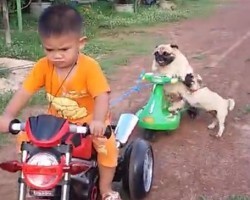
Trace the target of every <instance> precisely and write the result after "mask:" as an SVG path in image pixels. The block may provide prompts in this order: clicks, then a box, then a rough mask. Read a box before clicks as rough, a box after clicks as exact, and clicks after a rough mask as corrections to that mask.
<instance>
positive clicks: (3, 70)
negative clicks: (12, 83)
mask: <svg viewBox="0 0 250 200" xmlns="http://www.w3.org/2000/svg"><path fill="white" fill-rule="evenodd" d="M10 73H11V71H10V69H9V68H7V67H4V66H2V65H0V78H7V77H8V76H9V75H10Z"/></svg>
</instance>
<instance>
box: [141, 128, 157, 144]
mask: <svg viewBox="0 0 250 200" xmlns="http://www.w3.org/2000/svg"><path fill="white" fill-rule="evenodd" d="M143 138H144V139H145V140H148V141H153V140H154V139H155V132H154V131H152V130H149V129H145V130H144V132H143Z"/></svg>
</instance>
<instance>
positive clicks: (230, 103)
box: [227, 99, 235, 111]
mask: <svg viewBox="0 0 250 200" xmlns="http://www.w3.org/2000/svg"><path fill="white" fill-rule="evenodd" d="M227 102H228V110H230V111H232V110H233V109H234V107H235V101H234V100H233V99H228V100H227Z"/></svg>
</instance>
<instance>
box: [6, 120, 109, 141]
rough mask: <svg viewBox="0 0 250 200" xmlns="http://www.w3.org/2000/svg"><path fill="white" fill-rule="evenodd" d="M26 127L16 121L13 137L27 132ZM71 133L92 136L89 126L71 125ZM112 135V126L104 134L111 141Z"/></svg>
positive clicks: (10, 126) (10, 129)
mask: <svg viewBox="0 0 250 200" xmlns="http://www.w3.org/2000/svg"><path fill="white" fill-rule="evenodd" d="M25 126H26V123H24V122H20V121H19V120H17V119H14V120H13V121H12V122H11V123H10V125H9V132H10V133H11V134H13V135H17V134H18V133H19V132H20V131H24V130H25ZM69 132H70V133H75V134H83V135H84V136H88V135H90V134H91V133H90V129H89V126H88V125H87V124H85V125H82V126H79V125H75V124H69ZM111 134H112V128H111V126H107V127H106V130H105V133H104V137H106V138H107V139H109V138H110V137H111Z"/></svg>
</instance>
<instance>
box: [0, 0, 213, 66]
mask: <svg viewBox="0 0 250 200" xmlns="http://www.w3.org/2000/svg"><path fill="white" fill-rule="evenodd" d="M177 2H178V5H181V6H180V7H179V8H178V9H177V10H175V11H166V10H161V9H159V8H157V7H156V6H152V7H142V8H140V10H139V12H138V13H135V14H130V13H121V14H118V13H116V12H114V11H113V9H112V4H111V3H110V2H106V1H99V2H97V3H94V4H91V5H87V6H81V7H79V8H78V9H79V11H80V12H81V13H82V14H83V15H84V16H85V20H86V35H87V36H88V37H89V38H90V43H89V44H88V46H87V49H86V53H88V54H90V55H92V54H98V53H99V52H100V50H101V53H105V54H107V53H109V52H110V49H111V48H116V47H117V46H115V47H114V46H113V38H112V37H113V36H112V37H111V38H109V41H108V42H106V43H105V45H104V44H103V43H102V42H100V41H99V40H98V38H102V34H100V33H102V32H109V31H114V30H119V29H121V28H124V27H125V28H126V29H128V28H131V27H139V26H140V27H148V26H152V25H155V24H159V23H162V22H164V23H165V22H173V21H178V20H181V19H186V18H188V17H191V16H194V15H197V14H199V15H201V13H202V15H204V13H205V10H210V7H211V6H212V5H214V4H213V0H185V1H180V0H178V1H177ZM10 18H11V20H10V22H11V28H12V41H13V44H12V47H10V48H7V47H6V46H5V44H4V38H3V37H0V57H5V56H6V57H14V58H21V59H28V60H37V59H38V58H40V57H42V56H43V55H44V53H43V50H42V46H41V43H40V40H39V37H38V35H37V32H36V26H37V19H35V18H33V17H31V16H30V15H29V14H24V16H23V21H24V25H23V26H24V31H23V32H22V33H20V32H18V31H17V21H16V16H11V17H10ZM0 27H1V24H0ZM0 34H3V32H0ZM92 39H93V40H92ZM127 39H128V40H130V39H131V37H130V36H129V37H128V38H127ZM142 41H143V40H142ZM143 42H144V41H143ZM143 42H141V44H143ZM138 44H139V42H138ZM128 46H129V45H128V44H127V45H126V48H128ZM120 49H125V48H119V47H118V49H116V50H118V51H119V50H120ZM140 52H141V51H140V50H138V53H140ZM135 53H137V52H135ZM121 60H124V59H121ZM104 62H106V63H107V61H104ZM116 62H117V61H116V60H115V61H114V63H116ZM124 62H125V61H124ZM118 63H120V62H118ZM111 64H112V63H111Z"/></svg>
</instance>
